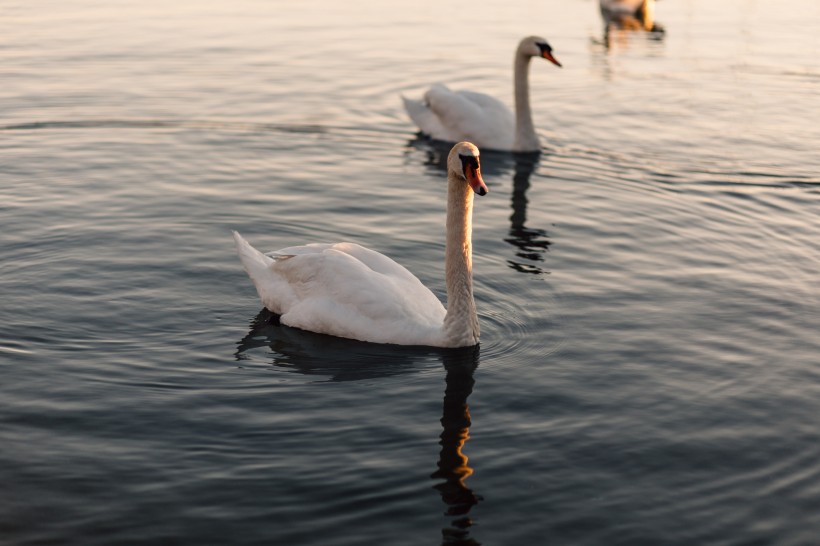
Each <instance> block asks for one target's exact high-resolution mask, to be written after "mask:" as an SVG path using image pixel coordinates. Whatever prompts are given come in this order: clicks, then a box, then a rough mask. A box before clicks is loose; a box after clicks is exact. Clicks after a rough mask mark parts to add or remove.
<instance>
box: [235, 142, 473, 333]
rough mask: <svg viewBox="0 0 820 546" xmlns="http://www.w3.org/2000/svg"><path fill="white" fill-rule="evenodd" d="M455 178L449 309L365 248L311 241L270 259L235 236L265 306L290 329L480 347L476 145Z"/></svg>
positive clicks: (455, 155) (456, 161)
mask: <svg viewBox="0 0 820 546" xmlns="http://www.w3.org/2000/svg"><path fill="white" fill-rule="evenodd" d="M447 180H448V188H447V243H446V252H445V262H444V268H445V280H446V285H447V309H445V308H444V306H443V305H442V304H441V302H440V301H439V300H438V298H436V296H435V295H434V294H433V293H432V292H431V291H430V290H429V289H428V288H427V287H425V286H424V285H423V284H422V283H421V281H419V280H418V279H417V278H416V277H415V276H414V275H413V274H412V273H410V272H409V271H408V270H407V269H405V268H404V267H402V266H401V265H399V264H397V263H396V262H394V261H393V260H391V259H390V258H388V257H387V256H384V255H383V254H380V253H378V252H375V251H373V250H369V249H367V248H365V247H362V246H359V245H357V244H354V243H336V244H309V245H305V246H294V247H288V248H283V249H282V250H279V251H276V252H272V253H270V254H268V255H265V254H262V253H261V252H259V251H258V250H256V249H255V248H253V247H252V246H251V245H250V244H249V243H248V242H247V241H245V239H243V238H242V236H241V235H239V234H238V233H237V232H234V240H235V241H236V248H237V251H238V253H239V258H240V259H241V260H242V264H243V266H244V267H245V271H247V273H248V275H249V276H250V278H251V280H252V281H253V283H254V285H255V286H256V290H257V292H258V293H259V297H260V298H261V300H262V303H263V304H264V305H265V307H267V308H268V309H269V310H270V311H272V312H274V313H277V314H279V315H281V317H280V320H281V322H282V324H286V325H288V326H295V327H297V328H302V329H305V330H311V331H313V332H319V333H323V334H330V335H334V336H339V337H346V338H352V339H358V340H361V341H371V342H375V343H396V344H399V345H428V346H434V347H468V346H473V345H476V344H477V343H478V338H479V326H478V316H477V315H476V308H475V301H474V299H473V279H472V243H471V239H472V214H473V192H475V193H478V194H479V195H485V194H486V193H487V192H488V189H487V186H486V185H485V184H484V180H483V179H482V177H481V170H480V164H479V151H478V148H476V147H475V146H474V145H473V144H470V143H469V142H460V143H458V144H456V145H455V146H454V147H453V149H452V150H451V151H450V154H449V156H448V159H447Z"/></svg>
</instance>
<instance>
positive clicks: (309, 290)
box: [237, 235, 446, 345]
mask: <svg viewBox="0 0 820 546" xmlns="http://www.w3.org/2000/svg"><path fill="white" fill-rule="evenodd" d="M237 237H239V239H238V240H237V247H238V248H239V249H240V250H239V253H240V257H241V258H242V261H243V264H244V263H245V261H246V257H245V255H246V254H248V253H249V251H248V250H247V248H245V247H244V246H243V245H242V243H244V245H247V247H249V248H250V249H253V247H251V246H250V245H249V244H248V243H247V242H244V239H241V236H238V235H237ZM240 240H241V242H240ZM253 251H255V249H253ZM255 252H257V253H258V251H255ZM258 254H259V255H260V256H262V257H263V258H265V259H266V260H268V262H267V266H266V267H265V268H264V269H263V270H260V269H259V268H258V267H255V266H254V264H252V265H251V267H248V265H247V264H246V270H247V271H248V273H249V275H250V276H251V279H252V280H253V282H254V284H255V285H256V288H257V292H258V293H259V296H260V298H261V299H262V302H263V304H264V305H265V307H267V308H268V309H270V310H271V311H273V312H275V313H278V314H280V315H281V319H280V320H281V321H282V323H283V324H287V325H289V326H295V327H297V328H302V329H305V330H311V331H313V332H319V333H324V334H331V335H335V336H340V337H346V338H352V339H358V340H362V341H371V342H375V343H398V344H403V345H416V344H418V345H435V344H437V343H438V342H439V339H440V338H441V336H442V335H443V334H442V331H441V326H442V323H443V320H444V315H445V314H446V311H445V309H444V306H443V305H442V304H441V302H440V301H439V300H438V298H436V296H435V295H434V294H433V293H432V292H431V291H430V290H429V289H428V288H427V287H425V286H424V285H423V284H422V283H421V281H419V280H418V279H417V278H416V277H415V276H414V275H412V274H411V273H410V272H409V271H408V270H407V269H405V268H404V267H402V266H401V265H399V264H397V263H396V262H395V261H393V260H391V259H390V258H388V257H387V256H384V255H382V254H379V253H378V252H375V251H372V250H369V249H367V248H364V247H362V246H360V245H356V244H353V243H337V244H313V245H304V246H298V247H288V248H284V249H282V250H279V251H277V252H275V253H271V254H270V255H267V256H266V255H264V254H261V253H258ZM256 260H257V261H259V260H261V259H260V258H258V257H256ZM252 271H253V273H252Z"/></svg>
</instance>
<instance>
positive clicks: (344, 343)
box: [234, 308, 441, 381]
mask: <svg viewBox="0 0 820 546" xmlns="http://www.w3.org/2000/svg"><path fill="white" fill-rule="evenodd" d="M250 326H251V327H250V330H249V331H248V333H247V334H245V336H244V337H243V338H242V339H241V340H240V341H239V342H238V343H237V348H236V351H235V353H234V358H235V360H236V361H237V363H239V365H240V366H243V365H248V364H250V363H251V362H252V361H253V358H252V355H251V354H250V353H249V351H251V350H252V349H257V348H268V349H270V351H271V354H270V355H269V358H270V360H268V361H267V362H266V364H265V365H266V366H267V365H268V364H272V365H273V366H274V367H275V368H277V369H278V370H281V371H287V372H294V373H299V374H303V375H309V376H315V377H316V379H317V380H319V381H322V380H324V381H358V380H362V379H373V378H377V377H389V376H394V375H400V374H405V373H411V372H415V371H419V370H420V369H422V367H423V366H424V365H425V364H430V363H432V362H436V361H439V360H440V359H441V356H440V355H441V351H440V350H437V349H434V348H432V347H430V348H426V347H407V346H402V345H380V344H376V343H365V342H362V341H356V340H352V339H345V338H341V337H334V336H328V335H325V334H317V333H314V332H308V331H307V330H300V329H298V328H292V327H290V326H285V325H282V324H280V323H279V317H278V316H277V315H275V314H274V313H271V312H270V311H268V310H267V309H264V308H263V309H262V310H261V311H259V313H258V314H257V315H256V317H254V319H253V320H252V321H251V325H250Z"/></svg>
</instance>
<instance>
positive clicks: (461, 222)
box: [444, 173, 479, 347]
mask: <svg viewBox="0 0 820 546" xmlns="http://www.w3.org/2000/svg"><path fill="white" fill-rule="evenodd" d="M472 217H473V192H472V190H471V189H470V188H469V186H468V185H467V183H466V182H465V181H464V180H462V179H460V178H459V177H458V176H457V175H454V174H452V173H450V174H449V175H448V190H447V243H446V249H445V258H444V270H445V283H446V285H447V314H446V316H445V317H444V335H445V338H446V340H447V343H448V345H449V346H452V347H464V346H469V345H475V344H477V343H478V336H479V328H478V316H477V315H476V308H475V300H474V299H473V251H472V231H473V226H472Z"/></svg>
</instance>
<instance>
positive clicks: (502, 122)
mask: <svg viewBox="0 0 820 546" xmlns="http://www.w3.org/2000/svg"><path fill="white" fill-rule="evenodd" d="M532 57H543V58H544V59H547V60H548V61H550V62H552V63H553V64H555V65H556V66H559V67H560V66H561V63H559V62H558V61H557V60H556V59H555V57H553V56H552V47H550V45H549V44H548V43H547V41H546V40H545V39H544V38H540V37H538V36H528V37H526V38H524V39H523V40H521V42H520V43H519V44H518V47H517V48H516V50H515V59H514V61H513V83H514V87H515V115H513V113H512V112H510V109H509V108H507V106H505V105H504V103H502V102H501V101H500V100H498V99H496V98H495V97H491V96H489V95H485V94H484V93H476V92H474V91H451V90H450V89H448V88H447V87H446V86H445V85H442V84H435V85H433V86H432V87H431V88H430V89H429V90H428V91H427V93H425V94H424V99H423V100H413V99H408V98H405V97H402V99H403V100H404V108H405V109H406V110H407V113H408V115H409V116H410V118H411V119H412V120H413V122H414V123H415V124H416V125H417V126H418V128H419V129H421V132H422V133H425V134H427V135H429V136H430V137H432V138H434V139H436V140H443V141H446V142H457V141H459V140H469V141H470V142H474V143H475V144H476V145H477V146H479V147H480V148H488V149H493V150H508V151H514V152H535V151H538V150H539V149H540V145H539V143H538V135H536V134H535V127H534V126H533V123H532V112H531V109H530V87H529V65H530V59H531V58H532Z"/></svg>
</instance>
